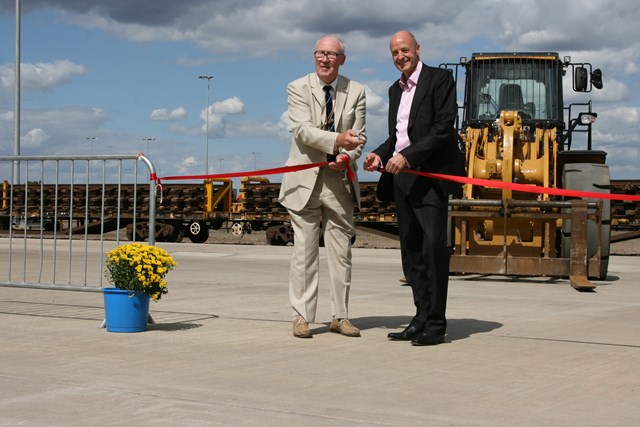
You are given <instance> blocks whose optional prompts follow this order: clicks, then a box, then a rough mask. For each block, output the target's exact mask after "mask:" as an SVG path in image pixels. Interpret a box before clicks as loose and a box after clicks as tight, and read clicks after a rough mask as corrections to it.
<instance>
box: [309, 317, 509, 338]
mask: <svg viewBox="0 0 640 427" xmlns="http://www.w3.org/2000/svg"><path fill="white" fill-rule="evenodd" d="M411 319H412V317H411V316H368V317H358V318H355V319H350V320H351V323H353V325H354V326H355V327H357V328H359V329H360V330H363V331H364V330H367V329H374V328H382V329H389V332H394V331H401V330H402V329H404V328H406V327H407V326H408V325H409V322H411ZM327 326H329V323H327ZM500 327H502V323H499V322H492V321H488V320H479V319H447V337H446V341H448V342H449V341H457V340H461V339H465V338H469V337H470V336H471V335H473V334H480V333H485V332H491V331H493V330H494V329H498V328H500ZM317 332H321V331H317Z"/></svg>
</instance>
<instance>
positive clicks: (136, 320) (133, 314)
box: [102, 288, 149, 332]
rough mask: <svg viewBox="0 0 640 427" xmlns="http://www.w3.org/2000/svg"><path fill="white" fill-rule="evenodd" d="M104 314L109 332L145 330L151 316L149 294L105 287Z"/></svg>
mask: <svg viewBox="0 0 640 427" xmlns="http://www.w3.org/2000/svg"><path fill="white" fill-rule="evenodd" d="M102 292H103V294H104V314H105V319H106V326H107V331H108V332H144V331H146V330H147V320H148V318H149V296H148V295H146V294H143V293H141V292H134V293H131V294H130V293H129V291H127V290H123V289H118V288H104V289H103V290H102Z"/></svg>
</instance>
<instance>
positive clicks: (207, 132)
mask: <svg viewBox="0 0 640 427" xmlns="http://www.w3.org/2000/svg"><path fill="white" fill-rule="evenodd" d="M198 78H199V79H203V80H204V79H206V80H207V109H206V110H205V114H206V119H205V137H204V139H205V149H204V159H205V160H204V165H205V171H204V173H205V175H206V174H208V173H209V104H210V100H209V99H210V95H211V79H212V78H213V76H209V75H201V76H198Z"/></svg>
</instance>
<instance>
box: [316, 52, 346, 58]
mask: <svg viewBox="0 0 640 427" xmlns="http://www.w3.org/2000/svg"><path fill="white" fill-rule="evenodd" d="M340 55H344V53H339V52H331V51H330V50H316V51H315V52H313V56H314V57H315V58H316V59H318V60H321V59H324V57H325V56H326V57H327V58H328V59H331V60H334V59H336V58H337V57H338V56H340Z"/></svg>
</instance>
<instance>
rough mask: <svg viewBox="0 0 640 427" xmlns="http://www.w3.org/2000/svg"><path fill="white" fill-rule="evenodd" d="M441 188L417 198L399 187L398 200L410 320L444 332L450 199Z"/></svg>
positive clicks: (396, 198)
mask: <svg viewBox="0 0 640 427" xmlns="http://www.w3.org/2000/svg"><path fill="white" fill-rule="evenodd" d="M396 178H397V177H396ZM438 190H439V189H436V187H431V188H429V189H428V190H426V191H425V192H421V194H420V197H419V198H416V197H415V196H416V195H415V194H414V195H407V194H402V192H401V191H398V187H396V193H395V202H396V213H397V216H398V230H399V237H400V249H401V254H402V269H403V271H404V275H405V278H406V279H407V282H408V283H409V285H410V286H411V289H412V290H413V301H414V304H415V306H416V315H415V317H414V318H413V320H412V322H411V323H412V324H413V325H416V326H419V327H421V326H424V328H425V332H428V333H432V334H434V335H444V334H445V332H446V329H447V320H446V317H445V311H446V308H447V290H448V286H449V260H450V257H451V254H450V252H449V249H448V247H447V214H448V213H447V209H448V208H447V200H448V199H447V197H446V196H444V195H443V194H442V192H441V191H438Z"/></svg>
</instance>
